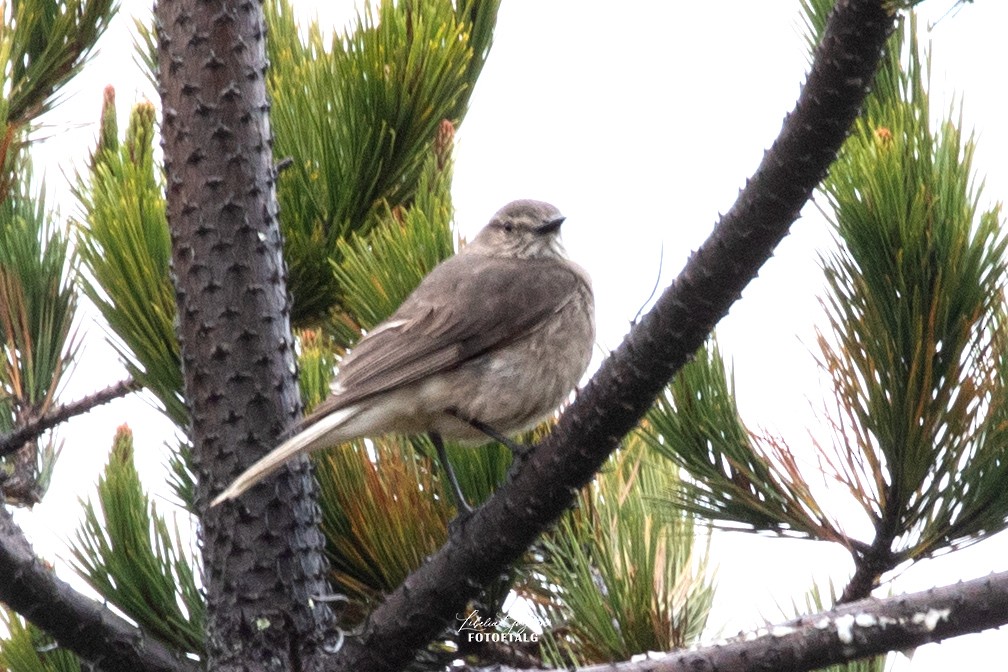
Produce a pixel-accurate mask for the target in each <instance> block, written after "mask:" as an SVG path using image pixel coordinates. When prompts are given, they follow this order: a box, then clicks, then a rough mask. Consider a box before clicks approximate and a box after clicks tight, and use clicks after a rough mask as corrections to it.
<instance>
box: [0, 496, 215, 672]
mask: <svg viewBox="0 0 1008 672" xmlns="http://www.w3.org/2000/svg"><path fill="white" fill-rule="evenodd" d="M0 576H2V577H4V579H3V580H2V581H0V602H3V603H4V604H6V605H8V606H9V607H10V608H11V609H13V610H14V611H16V612H18V613H19V614H21V615H22V616H24V617H25V618H27V619H28V620H29V621H31V622H32V623H34V624H35V625H37V626H38V627H40V628H42V629H43V630H45V631H46V632H48V633H49V634H50V635H52V636H53V638H55V640H56V642H57V643H58V644H59V645H60V646H62V647H65V648H67V649H69V650H70V651H73V652H74V653H75V654H77V655H78V656H80V658H81V659H82V660H84V661H86V662H89V663H91V664H93V665H94V666H95V667H97V668H99V669H107V670H135V671H136V672H196V670H199V669H200V666H199V665H198V664H197V663H196V661H193V660H189V659H186V658H183V657H180V656H179V653H178V652H177V651H174V650H172V649H170V648H169V647H167V646H165V645H164V644H162V643H161V642H159V641H157V640H155V639H153V638H151V637H150V636H149V635H147V634H145V633H144V632H143V631H142V630H140V629H139V628H137V627H136V626H135V625H133V624H131V623H129V622H128V621H126V620H125V619H124V618H122V617H121V616H117V615H116V614H114V613H112V611H111V610H109V609H108V608H107V607H104V606H102V605H101V604H100V603H98V602H96V601H94V600H92V599H90V598H88V597H85V596H84V595H82V594H80V593H78V592H77V591H75V590H74V589H73V588H71V587H70V585H69V584H67V583H66V582H65V581H62V580H60V579H58V578H57V577H56V575H55V573H54V572H53V571H52V569H50V568H48V567H46V565H45V563H44V562H43V561H42V560H41V559H39V558H38V556H36V555H35V553H34V551H33V550H32V548H31V545H30V544H29V543H28V540H27V539H26V538H25V536H24V533H23V532H22V531H21V528H19V527H18V526H17V525H16V524H15V523H14V519H13V517H12V516H11V514H10V512H9V511H8V510H7V509H6V507H4V506H3V505H2V504H0Z"/></svg>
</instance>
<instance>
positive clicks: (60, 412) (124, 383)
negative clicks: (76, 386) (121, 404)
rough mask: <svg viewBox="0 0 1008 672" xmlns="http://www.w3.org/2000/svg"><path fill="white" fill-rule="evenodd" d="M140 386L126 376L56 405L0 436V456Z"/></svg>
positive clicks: (8, 453)
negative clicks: (43, 413) (92, 392)
mask: <svg viewBox="0 0 1008 672" xmlns="http://www.w3.org/2000/svg"><path fill="white" fill-rule="evenodd" d="M140 387H141V385H140V383H138V382H137V381H135V380H133V379H132V378H127V379H126V380H120V381H119V382H118V383H114V384H112V385H109V386H108V387H106V388H105V389H104V390H98V391H97V392H95V393H94V394H89V395H88V396H86V397H83V398H81V399H78V400H77V401H72V402H70V403H69V404H63V405H61V406H57V407H56V408H53V409H51V410H50V411H49V412H48V413H46V414H45V415H42V416H41V417H39V418H36V419H35V420H32V421H31V422H29V423H27V424H26V425H24V426H23V427H18V428H17V429H15V430H14V431H12V432H9V433H8V434H4V435H3V436H0V457H3V456H4V455H10V454H11V453H13V452H14V451H16V450H17V449H18V448H20V447H21V446H22V445H24V444H25V442H26V441H29V440H31V439H33V438H35V437H36V436H38V435H39V434H41V433H42V432H44V431H46V430H47V429H52V428H53V427H55V426H56V425H58V424H60V423H61V422H66V421H67V420H69V419H70V418H72V417H74V416H77V415H81V414H83V413H87V412H88V411H90V410H91V409H92V408H95V407H96V406H101V405H102V404H107V403H108V402H110V401H112V400H114V399H118V398H119V397H124V396H126V395H127V394H129V393H130V392H135V391H137V390H139V389H140Z"/></svg>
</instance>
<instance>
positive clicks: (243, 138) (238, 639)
mask: <svg viewBox="0 0 1008 672" xmlns="http://www.w3.org/2000/svg"><path fill="white" fill-rule="evenodd" d="M155 19H156V25H157V30H158V67H159V82H160V89H161V101H162V109H163V121H162V136H163V140H162V143H163V144H162V146H163V148H164V158H165V170H166V175H167V207H168V223H169V227H170V229H171V237H172V265H173V273H174V282H175V290H176V298H177V303H178V320H179V326H178V330H179V337H180V342H181V352H182V362H183V369H184V379H185V396H186V399H187V401H188V404H189V411H190V416H191V420H192V426H191V438H192V440H193V444H194V464H195V469H196V472H197V492H196V495H197V506H198V507H199V508H200V509H201V511H202V517H201V522H202V526H201V537H202V551H203V561H204V568H205V570H204V572H205V576H204V581H205V585H206V593H207V666H208V668H209V669H213V670H250V669H255V670H314V669H320V667H321V662H320V660H321V658H322V651H323V649H324V648H325V644H326V641H327V638H328V637H331V636H332V633H330V631H329V630H330V622H331V617H330V614H329V611H328V608H327V607H326V606H325V603H323V602H320V601H318V600H317V599H314V598H316V597H317V596H319V595H324V594H326V593H327V592H328V588H327V583H326V580H325V572H326V563H325V559H324V556H323V538H322V535H321V533H320V531H319V528H318V522H319V510H318V505H317V503H316V487H315V484H314V481H313V479H312V478H311V475H310V470H309V466H308V462H307V460H306V459H304V458H302V459H300V460H296V461H294V462H293V463H292V464H291V465H289V466H288V467H286V468H284V469H283V470H281V471H280V472H279V473H278V474H277V475H276V477H274V478H272V479H270V480H268V481H267V482H265V483H263V484H262V485H260V486H259V487H257V488H256V489H254V490H253V491H251V492H249V493H248V494H247V495H246V496H245V497H243V498H242V499H241V500H240V501H239V502H238V503H235V504H230V505H227V506H221V507H215V508H213V509H211V510H207V509H206V504H207V502H208V501H209V498H210V495H211V494H213V493H215V492H218V491H219V490H220V489H222V488H223V487H224V486H225V485H226V484H227V483H228V482H230V481H231V480H232V478H233V477H234V476H236V475H238V473H240V472H241V471H242V470H243V469H244V468H245V467H247V466H249V465H250V464H251V463H252V462H253V461H254V460H255V459H257V458H258V457H260V456H262V455H263V454H265V453H266V452H267V451H268V450H269V449H270V448H271V447H272V446H273V445H274V444H275V442H276V439H277V437H279V436H280V434H281V433H282V432H283V431H284V430H285V429H286V428H287V427H289V426H290V425H291V423H292V422H293V421H294V419H295V418H296V417H297V416H298V415H299V414H300V412H301V408H300V400H299V394H298V387H297V379H296V371H295V362H294V350H293V342H292V340H291V332H290V319H289V316H290V304H289V301H288V297H287V293H286V285H285V269H284V266H283V262H282V258H281V240H280V232H279V228H278V223H277V204H276V194H275V184H274V179H275V170H274V166H273V158H272V152H271V145H272V136H271V132H270V126H269V114H268V113H269V103H268V101H267V97H266V83H265V79H264V73H265V70H266V56H265V45H264V37H265V36H264V30H265V28H264V21H263V8H262V4H261V2H256V1H253V0H161V1H160V2H159V3H158V5H157V7H156V10H155Z"/></svg>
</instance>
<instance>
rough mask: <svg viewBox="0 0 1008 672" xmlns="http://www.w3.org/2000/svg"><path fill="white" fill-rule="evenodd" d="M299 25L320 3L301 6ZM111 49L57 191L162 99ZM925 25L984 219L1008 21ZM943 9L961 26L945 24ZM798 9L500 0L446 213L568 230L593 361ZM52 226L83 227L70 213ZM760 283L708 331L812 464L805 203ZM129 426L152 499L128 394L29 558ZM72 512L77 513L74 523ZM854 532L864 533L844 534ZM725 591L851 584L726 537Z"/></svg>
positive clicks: (742, 143) (74, 431)
mask: <svg viewBox="0 0 1008 672" xmlns="http://www.w3.org/2000/svg"><path fill="white" fill-rule="evenodd" d="M296 4H297V5H298V7H299V8H301V9H302V10H303V11H304V16H310V15H312V14H313V13H314V12H315V11H316V9H314V8H313V6H314V5H315V3H308V2H303V3H297V2H296ZM318 4H319V8H318V11H323V10H324V12H325V13H324V15H323V21H324V22H325V23H327V24H330V25H337V26H339V25H343V24H344V23H345V22H346V21H347V20H348V18H349V17H351V16H352V11H353V9H352V8H353V3H350V2H346V1H345V0H344V1H341V2H334V3H318ZM123 5H124V6H123V12H122V15H121V16H120V17H119V19H117V21H116V23H115V24H114V26H113V27H112V29H110V31H109V33H108V34H107V35H106V36H105V38H104V39H103V42H102V43H101V53H100V54H99V55H98V56H97V57H96V59H95V61H94V63H93V64H92V65H91V66H90V67H89V68H88V69H87V70H86V71H85V73H84V75H83V76H82V77H81V78H80V80H79V81H78V82H77V83H76V86H75V87H74V90H75V91H77V92H76V93H74V94H73V95H72V96H71V97H70V99H69V100H68V103H67V104H65V105H63V106H62V107H61V108H59V109H57V110H56V111H55V112H54V113H53V114H52V115H51V117H50V120H49V121H50V123H51V124H53V128H54V129H57V130H58V131H59V133H60V134H59V137H58V138H57V139H56V140H55V141H50V142H48V143H46V144H45V146H43V147H42V148H41V151H40V152H39V155H38V161H39V163H38V164H37V171H39V172H42V171H44V172H45V174H46V176H47V179H48V181H49V182H50V185H51V191H53V192H57V193H59V192H65V190H64V189H62V186H63V185H64V184H65V178H64V177H63V173H64V171H65V170H66V166H67V163H66V162H67V160H68V158H73V159H75V160H77V161H78V165H80V160H81V158H80V157H83V156H85V154H86V151H87V149H88V148H89V147H90V146H91V144H92V142H93V138H94V137H95V132H96V131H95V129H96V125H95V123H94V122H95V121H96V120H97V117H98V111H99V109H100V105H101V89H102V87H104V85H106V84H112V85H114V86H115V87H116V89H117V92H118V101H117V102H118V106H119V110H120V114H121V115H122V116H121V117H120V118H121V119H123V122H121V123H122V125H125V121H124V120H125V118H126V117H125V115H127V114H128V112H129V108H130V107H131V106H132V104H133V103H135V102H136V101H137V100H139V99H141V98H143V97H145V96H153V95H154V94H153V92H152V91H150V90H149V89H148V88H147V85H146V83H145V82H144V80H143V78H142V76H141V75H140V73H139V70H138V69H137V68H136V67H135V66H133V65H132V54H131V46H130V45H131V37H130V35H129V30H130V28H131V25H132V20H131V19H130V16H131V15H138V16H142V15H143V12H144V11H145V8H146V6H147V5H148V3H147V2H133V1H132V0H126V1H125V2H124V3H123ZM921 9H922V14H923V18H924V21H922V25H925V26H926V25H928V24H930V23H934V22H935V21H936V20H937V19H938V18H939V17H942V16H943V15H946V14H948V16H945V18H943V19H942V20H941V21H939V22H938V23H937V25H936V26H934V27H933V28H932V30H931V32H930V36H931V39H932V40H933V44H934V74H933V86H932V100H933V104H934V106H935V109H936V110H944V109H947V108H948V106H949V105H950V104H951V102H952V100H953V98H954V97H956V96H961V97H962V98H963V99H964V101H965V115H964V118H965V119H966V122H967V124H968V125H969V126H972V127H975V128H976V129H977V130H978V131H979V134H980V145H979V149H978V152H977V168H978V170H979V171H980V174H981V176H983V177H985V178H986V183H987V189H986V191H985V198H984V199H983V200H982V203H984V204H988V203H991V202H993V201H997V200H1002V199H1004V197H1005V194H1008V170H1006V166H1005V161H1004V157H1005V156H1008V130H1006V129H1008V122H1006V121H1005V120H1006V119H1008V114H1006V105H1005V92H1004V84H1003V82H1004V73H1005V65H1006V57H1005V50H1004V47H1003V43H1004V42H1003V40H1004V37H1003V32H1004V27H1005V26H1006V25H1008V7H1006V5H1005V3H1004V2H1000V1H998V0H976V2H973V3H972V4H969V5H966V6H965V7H963V8H962V9H961V10H960V11H956V10H955V9H954V8H953V0H928V2H925V3H923V5H922V8H921ZM950 10H951V11H950ZM805 51H806V50H805V45H804V41H803V38H802V36H801V32H800V24H799V15H798V2H797V0H762V1H760V2H751V1H750V0H733V1H722V2H706V3H671V2H663V1H658V0H654V1H648V2H601V1H598V2H590V1H588V2H586V1H577V0H563V1H560V0H547V1H543V2H532V1H530V0H508V1H506V2H504V6H503V8H502V10H501V13H500V17H499V21H498V25H497V31H496V39H495V43H494V47H493V51H492V53H491V56H490V59H489V61H488V63H487V65H486V68H485V70H484V73H483V76H482V78H481V79H480V81H479V83H478V85H477V88H476V91H475V92H474V95H473V97H472V102H471V108H470V112H469V115H468V116H467V118H466V120H465V122H464V124H463V125H462V127H461V129H460V131H459V133H458V136H457V150H456V172H455V182H454V189H453V194H454V201H455V205H456V208H457V221H458V224H459V228H460V230H461V232H462V233H463V234H466V235H471V234H473V233H475V231H476V230H478V229H479V228H480V227H481V226H482V225H483V224H485V223H486V221H487V219H488V218H489V216H490V215H491V214H492V213H493V212H494V211H495V210H496V209H497V208H498V207H499V206H500V205H503V204H504V203H506V202H507V201H510V200H512V199H515V198H526V197H528V198H539V199H543V200H548V201H550V202H552V203H554V204H556V205H557V206H558V207H559V208H560V209H561V210H562V211H563V212H564V213H565V214H566V215H567V217H568V219H567V223H566V224H565V227H564V229H565V230H564V236H565V240H566V242H567V248H568V251H569V253H570V254H571V256H572V257H573V258H574V259H575V260H577V261H578V262H580V263H581V264H582V265H584V266H585V267H586V268H588V270H589V271H590V272H591V274H592V276H593V279H594V283H595V290H596V295H597V301H598V322H599V325H598V326H599V329H598V333H599V346H600V353H601V351H603V350H606V349H611V348H614V347H615V346H616V345H618V343H619V341H620V339H621V338H622V336H623V334H624V333H625V332H626V330H627V327H628V325H629V322H630V321H631V320H632V319H633V317H634V316H635V314H637V312H638V310H639V309H640V307H641V305H642V304H644V303H645V302H646V301H647V299H648V296H649V294H650V293H651V288H652V286H653V285H654V283H655V281H656V279H657V278H658V276H659V274H660V275H661V283H662V286H664V285H665V284H667V283H668V282H669V281H670V280H671V278H673V277H674V276H675V274H676V272H677V271H678V270H679V268H680V267H681V265H682V263H683V262H684V260H685V258H686V257H687V255H688V254H689V253H690V251H691V250H692V249H694V248H695V247H696V246H697V245H698V244H699V243H700V242H701V241H702V240H703V239H704V237H705V236H706V235H707V233H708V232H709V231H710V228H711V227H712V225H713V224H714V222H715V221H716V220H717V217H718V214H719V213H720V212H724V211H726V210H727V209H728V208H729V207H730V206H731V204H732V202H733V200H734V199H735V196H736V195H737V193H738V190H739V188H740V187H741V186H742V185H743V184H744V181H745V179H746V178H747V177H748V176H749V175H750V174H751V173H752V172H753V170H754V168H755V167H756V165H757V164H758V162H759V160H760V158H761V156H762V154H763V152H764V151H765V149H766V148H767V147H769V145H770V143H771V142H772V141H773V139H774V137H775V136H776V134H777V132H778V131H779V130H780V126H781V122H782V120H783V117H784V114H785V113H786V112H787V111H789V110H790V109H791V108H792V106H793V104H794V101H795V98H796V97H797V95H798V92H799V87H800V85H801V82H802V80H803V77H804V72H805V68H806V53H805ZM63 211H64V214H69V213H72V212H73V211H74V206H73V205H72V204H71V203H70V202H69V201H66V202H65V204H64V205H63ZM805 214H806V216H805V217H803V218H802V219H801V220H799V221H798V222H797V223H796V224H795V226H794V227H793V229H792V235H791V236H789V237H788V238H787V239H786V240H785V241H784V243H783V244H782V245H781V246H780V247H779V249H778V251H777V254H776V255H775V257H774V258H773V259H771V261H770V262H769V263H768V264H767V265H766V266H765V267H764V269H763V270H762V272H761V274H760V277H759V278H758V279H757V280H756V281H755V282H754V283H753V284H752V285H751V286H750V288H749V289H747V291H746V292H745V294H744V295H743V298H742V300H741V302H739V303H738V304H736V306H735V307H734V308H733V309H732V311H731V314H730V315H729V317H728V318H727V319H726V320H725V321H724V322H723V323H722V325H720V326H719V329H718V331H719V338H720V341H721V344H722V349H723V350H724V351H725V352H726V354H727V355H728V356H729V357H731V359H732V361H733V364H734V366H735V372H736V384H737V390H738V394H739V399H740V405H741V409H742V412H743V416H744V417H745V419H746V421H747V422H748V423H749V424H750V426H752V427H755V428H765V429H766V430H767V431H769V432H771V433H774V434H779V435H782V436H783V437H785V439H787V440H788V442H789V443H790V444H791V445H792V446H794V448H795V450H796V451H799V452H800V451H803V450H805V451H807V449H808V444H809V438H808V431H811V432H812V433H813V434H814V435H818V436H823V434H821V430H818V429H816V425H817V424H818V425H821V415H820V409H821V408H823V403H824V401H828V399H829V394H830V392H829V390H828V389H824V387H823V384H822V383H823V381H822V380H821V379H820V376H819V373H818V371H817V369H816V367H815V364H814V361H813V354H814V352H815V341H814V334H815V332H814V327H815V325H816V324H817V323H821V316H820V311H819V308H818V303H817V297H818V296H819V294H820V292H821V286H822V282H821V274H820V273H819V270H818V265H817V251H818V250H823V249H826V248H827V247H828V246H829V245H830V237H829V234H828V232H827V230H826V227H825V225H824V223H823V221H822V219H821V218H820V217H819V216H818V215H817V214H816V213H815V209H814V207H807V208H806V210H805ZM85 328H86V329H87V330H88V331H89V335H90V338H89V340H88V346H87V349H86V350H85V358H84V360H83V361H82V362H81V364H80V366H79V367H78V370H77V372H76V374H75V376H74V378H73V380H72V383H71V385H70V387H69V390H68V394H67V395H66V396H65V399H70V398H76V397H78V396H81V395H82V394H86V393H88V392H91V391H94V390H95V389H98V388H100V387H104V386H105V385H107V384H109V383H111V382H114V381H115V380H118V379H119V378H120V377H121V376H122V375H124V374H123V372H121V371H118V370H116V367H115V366H114V365H113V363H112V362H113V359H112V356H111V355H110V351H109V350H108V348H107V347H106V346H104V345H103V344H102V343H101V342H100V341H101V336H100V332H99V329H98V328H97V327H95V326H94V325H93V324H90V323H88V324H85ZM122 422H129V424H130V425H131V426H132V427H133V428H134V432H135V433H136V437H137V445H138V450H140V451H141V452H142V454H143V455H144V456H145V457H146V458H147V459H145V460H144V461H143V463H142V464H141V467H142V469H143V474H144V476H145V478H146V479H147V482H148V483H149V484H150V486H151V487H152V488H155V489H158V488H160V486H159V485H158V481H159V480H163V472H162V471H161V468H160V464H161V463H162V462H163V456H164V454H165V449H164V447H163V443H164V441H165V440H167V439H168V438H169V437H170V426H169V425H168V423H167V422H165V421H163V420H162V419H160V418H158V417H157V415H156V414H155V413H152V412H150V411H149V410H148V409H147V408H146V407H145V406H144V404H143V402H141V401H139V400H126V401H123V402H119V403H116V404H113V405H110V406H109V407H107V408H103V409H100V410H98V411H95V412H93V413H92V414H90V416H89V417H87V418H85V419H80V420H77V421H74V422H73V423H72V424H71V425H70V426H69V427H68V428H67V429H65V430H64V431H63V432H62V436H64V437H65V438H66V440H67V441H66V448H65V450H64V454H63V457H62V458H61V460H60V463H59V464H58V466H57V470H56V473H55V475H54V479H53V486H52V491H51V492H50V495H49V497H48V498H47V500H46V501H45V502H44V503H43V504H42V505H40V506H39V507H37V508H36V513H35V515H33V516H30V517H29V516H21V517H19V520H20V521H21V522H22V523H23V524H24V525H25V526H26V528H28V529H29V531H30V532H31V534H32V537H33V539H34V540H35V542H36V545H37V547H38V548H39V550H40V551H41V552H43V553H44V554H46V555H48V556H50V557H53V556H57V555H60V554H62V553H63V548H64V547H63V544H62V542H61V539H63V538H65V536H66V535H67V533H68V532H70V531H71V530H72V529H73V526H70V527H68V526H67V523H68V520H67V519H68V516H67V514H66V511H67V510H68V509H67V508H66V507H67V506H73V505H74V502H76V498H77V497H79V496H87V494H88V493H90V492H91V491H92V490H93V483H94V480H95V479H96V477H97V474H98V472H99V470H100V469H101V465H102V464H103V462H104V459H105V455H106V452H107V449H108V446H109V444H110V441H111V438H112V435H113V432H114V430H115V427H116V426H117V425H119V424H121V423H122ZM71 510H74V512H75V514H76V510H75V509H71ZM849 524H850V527H851V529H852V530H855V531H856V530H858V529H859V527H858V526H859V525H862V524H863V521H858V520H857V519H852V520H851V521H850V523H849ZM712 552H713V553H714V557H715V559H716V560H717V562H718V567H719V569H718V576H719V591H718V600H717V603H716V606H715V612H714V614H713V616H712V620H711V625H712V626H715V625H723V626H724V633H725V634H733V633H735V632H737V631H739V630H742V629H748V628H751V627H754V626H757V625H759V624H761V623H762V621H763V620H764V619H766V620H770V621H774V620H780V618H781V616H780V614H781V611H780V609H781V608H783V609H788V605H789V604H790V603H791V600H792V598H798V599H800V598H801V595H802V593H803V592H804V591H805V590H806V589H807V588H808V586H809V584H810V582H811V581H812V580H813V579H816V580H819V581H825V580H828V579H830V578H832V580H833V581H834V582H835V583H836V584H837V585H838V587H840V586H842V585H843V583H844V581H845V580H846V578H847V576H848V573H849V572H850V571H851V567H850V565H849V560H848V558H847V554H846V553H845V552H843V551H841V550H838V549H834V548H830V547H828V546H826V545H821V544H813V543H809V542H795V541H784V540H778V539H754V538H751V537H748V536H744V535H739V534H736V535H730V536H729V537H728V538H723V537H718V538H716V539H715V543H714V547H713V551H712ZM1006 568H1008V541H1006V539H1005V538H1004V535H1002V537H1001V538H999V539H994V540H992V541H989V542H986V543H984V544H981V545H979V546H977V547H974V548H972V549H969V550H967V551H963V552H961V553H958V554H954V555H952V556H951V557H946V558H942V559H940V560H935V561H931V562H927V563H923V564H922V565H921V566H920V567H916V568H914V569H913V570H911V571H909V572H907V573H906V574H905V575H903V576H901V577H900V578H899V579H898V580H897V581H896V582H894V585H893V588H892V589H893V591H895V592H901V591H905V590H916V589H922V588H925V587H928V586H930V585H934V584H936V583H948V582H953V581H956V580H959V579H967V578H973V577H977V576H982V575H984V574H987V573H989V572H991V571H996V570H1004V569H1006ZM1006 646H1008V635H1006V634H1005V633H988V634H985V635H975V636H970V637H964V638H960V639H958V640H955V641H953V642H950V643H946V644H942V645H940V646H935V645H932V646H928V647H925V648H924V649H922V650H920V651H919V652H918V653H917V655H916V656H915V657H914V659H913V660H912V661H911V662H910V663H907V661H906V660H905V659H900V660H898V661H897V663H896V668H895V669H897V670H907V669H909V670H913V671H914V672H924V671H932V670H934V671H937V670H947V669H949V668H950V667H951V666H952V665H962V664H964V663H967V664H969V665H970V669H977V670H984V669H995V667H994V662H993V661H995V660H999V659H1003V650H1004V649H1005V648H1006Z"/></svg>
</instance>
